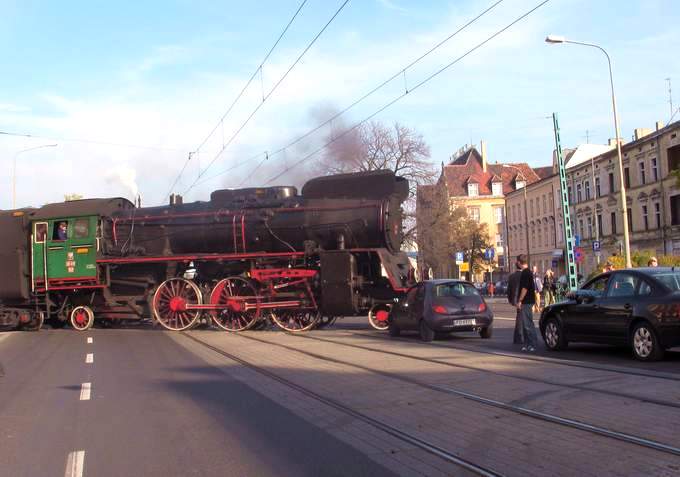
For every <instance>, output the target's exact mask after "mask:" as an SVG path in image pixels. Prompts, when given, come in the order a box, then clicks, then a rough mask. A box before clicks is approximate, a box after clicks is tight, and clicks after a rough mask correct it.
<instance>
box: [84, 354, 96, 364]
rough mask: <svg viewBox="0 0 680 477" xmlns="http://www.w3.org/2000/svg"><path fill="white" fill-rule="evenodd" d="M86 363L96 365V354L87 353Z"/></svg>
mask: <svg viewBox="0 0 680 477" xmlns="http://www.w3.org/2000/svg"><path fill="white" fill-rule="evenodd" d="M85 363H87V364H90V363H94V353H87V355H86V356H85Z"/></svg>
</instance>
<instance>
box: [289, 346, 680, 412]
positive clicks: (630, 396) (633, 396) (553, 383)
mask: <svg viewBox="0 0 680 477" xmlns="http://www.w3.org/2000/svg"><path fill="white" fill-rule="evenodd" d="M295 336H299V337H300V338H305V339H311V340H314V341H322V342H327V343H332V344H337V345H341V346H346V347H349V348H355V349H361V350H364V351H371V352H375V353H382V354H386V355H391V356H397V357H400V358H408V359H414V360H417V361H422V362H426V363H433V364H439V365H442V366H447V367H450V368H458V369H467V370H470V371H478V372H482V373H486V374H492V375H494V376H502V377H505V378H512V379H519V380H522V381H528V382H532V383H541V384H548V385H551V386H560V387H564V388H570V389H574V390H578V391H588V392H593V393H597V394H604V395H608V396H613V397H620V398H626V399H635V400H637V401H640V402H645V403H649V404H655V405H657V406H663V407H671V408H676V409H680V403H676V402H671V401H665V400H662V399H652V398H647V397H644V396H639V395H637V394H633V393H626V392H621V391H610V390H607V389H599V388H593V387H590V386H585V385H582V384H570V383H562V382H559V381H554V380H551V379H544V378H534V377H529V376H522V375H520V374H514V373H506V372H501V371H493V370H490V369H485V368H482V367H478V366H472V365H469V364H460V363H451V362H449V361H443V360H441V359H439V358H425V357H421V356H414V355H412V354H408V353H402V352H399V351H390V350H382V349H375V348H371V347H369V346H363V345H358V344H355V343H347V342H344V341H339V340H334V339H329V338H321V337H318V336H311V335H295ZM362 336H366V335H362ZM385 341H388V340H385ZM520 358H521V356H520ZM603 371H606V369H603ZM647 377H655V376H647Z"/></svg>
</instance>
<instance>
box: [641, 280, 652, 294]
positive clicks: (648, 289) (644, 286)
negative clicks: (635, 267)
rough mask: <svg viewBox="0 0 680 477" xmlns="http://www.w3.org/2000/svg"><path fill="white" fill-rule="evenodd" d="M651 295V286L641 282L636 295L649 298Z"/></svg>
mask: <svg viewBox="0 0 680 477" xmlns="http://www.w3.org/2000/svg"><path fill="white" fill-rule="evenodd" d="M651 294H652V286H651V285H650V284H649V283H647V282H646V281H644V280H642V281H641V282H640V289H639V290H638V295H640V296H649V295H651Z"/></svg>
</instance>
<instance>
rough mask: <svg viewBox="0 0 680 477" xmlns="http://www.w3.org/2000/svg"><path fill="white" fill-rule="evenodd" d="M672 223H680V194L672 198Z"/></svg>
mask: <svg viewBox="0 0 680 477" xmlns="http://www.w3.org/2000/svg"><path fill="white" fill-rule="evenodd" d="M670 199H671V225H680V195H674V196H672V197H671V198H670Z"/></svg>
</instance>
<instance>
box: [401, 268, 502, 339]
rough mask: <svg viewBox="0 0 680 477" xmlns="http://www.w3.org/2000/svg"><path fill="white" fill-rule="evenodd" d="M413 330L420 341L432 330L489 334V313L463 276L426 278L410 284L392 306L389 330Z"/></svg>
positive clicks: (484, 303) (431, 337)
mask: <svg viewBox="0 0 680 477" xmlns="http://www.w3.org/2000/svg"><path fill="white" fill-rule="evenodd" d="M402 330H403V331H406V330H414V331H415V330H417V331H419V332H420V337H421V339H422V340H423V341H432V340H433V339H434V338H435V334H444V333H451V332H454V331H478V332H479V334H480V336H481V337H482V338H491V335H492V332H493V314H492V313H491V310H489V307H488V306H487V305H486V302H485V301H484V298H482V295H480V293H479V291H478V290H477V289H476V288H475V287H474V285H472V283H469V282H466V281H463V280H428V281H424V282H420V283H418V284H417V285H415V286H413V287H411V288H410V289H409V291H408V292H407V293H406V296H405V297H404V298H403V299H401V300H399V302H398V303H395V305H394V306H393V307H392V311H391V312H390V316H389V333H390V335H391V336H398V335H399V334H400V333H401V331H402Z"/></svg>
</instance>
